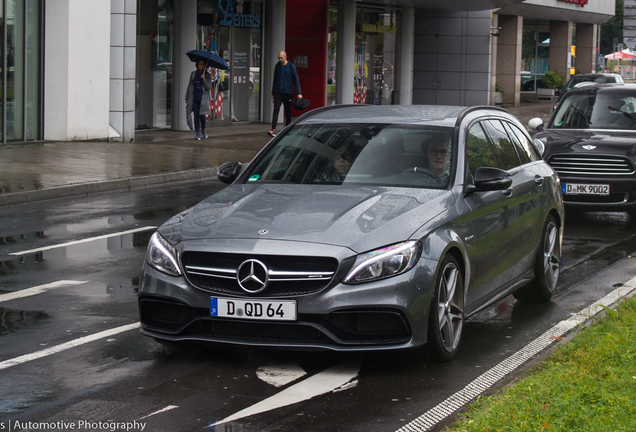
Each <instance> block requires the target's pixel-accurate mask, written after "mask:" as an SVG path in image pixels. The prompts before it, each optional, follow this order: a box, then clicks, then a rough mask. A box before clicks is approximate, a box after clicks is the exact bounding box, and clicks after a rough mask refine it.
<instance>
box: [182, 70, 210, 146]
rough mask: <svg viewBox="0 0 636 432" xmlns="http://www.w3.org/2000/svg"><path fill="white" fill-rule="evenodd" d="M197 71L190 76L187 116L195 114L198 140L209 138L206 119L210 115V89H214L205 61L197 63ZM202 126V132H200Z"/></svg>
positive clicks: (186, 97)
mask: <svg viewBox="0 0 636 432" xmlns="http://www.w3.org/2000/svg"><path fill="white" fill-rule="evenodd" d="M196 64H197V69H196V70H195V71H193V72H192V73H191V74H190V80H189V81H188V89H187V90H186V96H185V100H186V105H187V106H188V107H187V109H186V115H188V116H190V115H191V114H190V113H194V128H195V130H196V132H197V136H196V139H198V140H200V139H201V136H203V139H206V138H207V137H208V134H207V133H205V119H206V116H207V115H209V114H210V89H211V88H212V76H211V75H210V73H208V72H207V71H206V68H207V65H206V62H205V61H204V60H198V61H197V63H196ZM199 125H200V130H199Z"/></svg>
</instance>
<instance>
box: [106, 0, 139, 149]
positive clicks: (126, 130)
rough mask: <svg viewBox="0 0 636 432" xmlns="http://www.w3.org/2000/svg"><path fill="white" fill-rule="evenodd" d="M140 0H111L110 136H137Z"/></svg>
mask: <svg viewBox="0 0 636 432" xmlns="http://www.w3.org/2000/svg"><path fill="white" fill-rule="evenodd" d="M136 46H137V0H111V12H110V105H109V107H110V112H109V124H110V131H109V134H108V136H109V138H110V139H112V140H115V141H123V142H132V141H133V140H134V139H135V85H136V83H135V68H136V49H137V48H136Z"/></svg>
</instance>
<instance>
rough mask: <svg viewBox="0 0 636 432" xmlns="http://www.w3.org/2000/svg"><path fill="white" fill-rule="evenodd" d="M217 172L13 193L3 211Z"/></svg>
mask: <svg viewBox="0 0 636 432" xmlns="http://www.w3.org/2000/svg"><path fill="white" fill-rule="evenodd" d="M216 171H217V169H216V168H197V169H191V170H187V171H177V172H169V173H161V174H150V175H145V176H135V177H126V178H120V179H113V180H100V181H95V182H88V183H77V184H70V185H65V186H56V187H52V188H47V189H39V190H32V191H24V192H13V193H8V194H1V195H0V207H2V206H8V205H15V204H24V203H33V202H37V201H44V200H48V199H55V198H67V197H72V196H79V195H90V194H94V193H99V192H109V191H115V190H125V189H128V190H130V189H136V188H143V187H149V186H156V185H161V184H166V183H173V182H180V181H188V180H190V181H192V180H195V181H196V180H203V179H207V178H210V177H215V176H216Z"/></svg>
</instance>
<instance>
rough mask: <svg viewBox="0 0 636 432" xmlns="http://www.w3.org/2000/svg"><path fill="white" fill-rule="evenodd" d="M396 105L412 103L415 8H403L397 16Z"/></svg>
mask: <svg viewBox="0 0 636 432" xmlns="http://www.w3.org/2000/svg"><path fill="white" fill-rule="evenodd" d="M398 32H399V38H398V44H399V47H398V49H397V54H398V59H397V61H398V71H399V75H398V82H397V89H398V91H399V98H398V101H397V102H398V103H399V104H400V105H411V104H412V103H413V55H414V45H415V44H414V41H415V8H413V7H408V6H405V7H404V8H403V9H402V12H401V13H400V14H399V22H398Z"/></svg>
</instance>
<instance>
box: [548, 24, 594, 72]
mask: <svg viewBox="0 0 636 432" xmlns="http://www.w3.org/2000/svg"><path fill="white" fill-rule="evenodd" d="M597 29H598V25H597V24H577V25H576V66H575V68H576V73H590V72H596V61H597V57H598V54H597V53H598V51H597V50H596V31H597ZM550 42H552V41H550Z"/></svg>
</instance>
